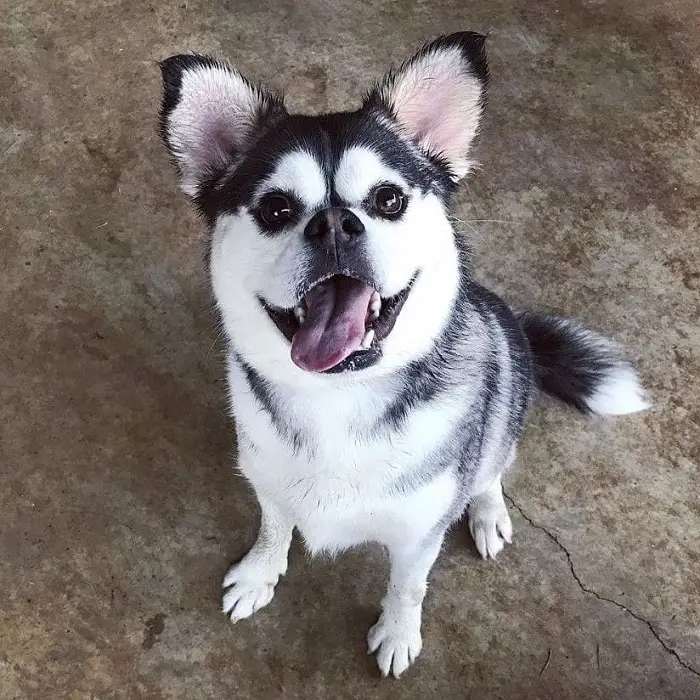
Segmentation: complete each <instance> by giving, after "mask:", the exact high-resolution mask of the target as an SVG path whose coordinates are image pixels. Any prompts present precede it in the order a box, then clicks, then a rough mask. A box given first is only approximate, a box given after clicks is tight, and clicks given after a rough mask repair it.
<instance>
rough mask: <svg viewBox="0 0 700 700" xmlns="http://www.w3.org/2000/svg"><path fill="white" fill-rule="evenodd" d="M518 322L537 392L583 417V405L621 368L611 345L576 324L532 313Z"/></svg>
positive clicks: (524, 315)
mask: <svg viewBox="0 0 700 700" xmlns="http://www.w3.org/2000/svg"><path fill="white" fill-rule="evenodd" d="M518 320H519V322H520V325H521V326H522V328H523V330H524V332H525V335H526V336H527V339H528V342H529V344H530V348H531V350H532V354H533V356H534V362H535V374H536V377H537V382H538V384H539V386H540V388H541V389H542V390H543V391H545V392H546V393H548V394H550V395H551V396H554V397H556V398H558V399H560V400H562V401H564V402H565V403H567V404H569V405H570V406H574V407H575V408H577V409H578V410H579V411H581V412H583V413H590V412H591V410H590V408H589V407H588V405H587V403H586V399H590V398H591V397H592V396H593V395H594V394H595V392H596V390H597V389H598V387H599V386H600V384H601V383H602V382H603V380H604V379H605V378H606V376H609V374H610V372H611V371H612V370H614V369H616V368H618V367H621V366H625V364H626V363H624V361H623V360H622V358H621V357H620V355H619V353H618V352H617V350H616V348H615V346H614V345H612V344H611V343H607V344H606V343H605V342H604V341H602V339H599V338H598V337H597V336H595V335H594V334H592V333H591V332H590V331H586V330H585V329H584V328H583V327H582V326H581V325H579V324H578V323H577V322H576V321H572V320H569V319H564V318H559V317H558V316H549V315H547V314H540V313H534V312H521V313H519V314H518Z"/></svg>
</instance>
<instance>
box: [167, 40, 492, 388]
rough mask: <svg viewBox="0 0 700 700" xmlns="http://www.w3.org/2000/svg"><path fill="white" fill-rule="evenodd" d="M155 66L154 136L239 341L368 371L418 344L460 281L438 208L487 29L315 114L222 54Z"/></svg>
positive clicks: (436, 45) (279, 368)
mask: <svg viewBox="0 0 700 700" xmlns="http://www.w3.org/2000/svg"><path fill="white" fill-rule="evenodd" d="M161 67H162V72H163V81H164V87H165V94H164V99H163V108H162V113H161V119H162V133H163V137H164V139H165V142H166V144H167V146H168V148H169V150H170V152H171V153H172V155H173V156H174V158H175V161H176V163H177V166H178V168H179V171H180V175H181V178H182V188H183V189H184V191H185V192H186V193H187V194H188V195H190V196H191V197H192V198H193V199H194V200H195V202H196V204H197V206H198V207H199V209H200V210H201V212H202V213H203V214H204V216H205V217H206V219H207V221H208V223H209V225H210V227H211V230H212V243H211V252H210V262H211V274H212V280H213V286H214V293H215V296H216V299H217V302H218V305H219V308H220V310H221V312H222V314H223V318H224V323H225V326H226V329H227V331H228V333H229V335H230V336H231V339H232V342H233V344H234V347H235V349H236V351H237V352H239V353H240V354H241V355H242V356H243V357H245V358H246V359H247V360H248V361H250V362H251V363H252V364H254V365H255V366H256V367H258V368H259V369H261V370H263V371H264V370H266V369H267V370H270V371H273V370H274V371H275V372H276V373H278V374H279V373H280V372H281V373H284V374H287V375H289V376H293V375H294V374H296V375H297V376H301V375H303V374H305V373H307V372H312V373H324V374H332V375H337V374H338V373H348V372H352V371H356V370H368V371H367V372H362V373H361V374H362V376H367V375H368V373H369V375H373V374H375V373H378V372H382V371H388V370H390V369H392V368H395V367H397V366H401V365H404V364H406V363H407V362H409V361H410V360H411V359H413V358H415V357H417V356H419V355H420V354H422V353H424V352H425V351H426V350H427V349H428V348H429V347H430V346H431V344H432V343H433V342H434V341H435V338H436V336H437V335H438V334H439V333H440V330H441V328H442V327H443V326H444V323H445V320H446V317H447V315H448V314H449V312H450V309H451V307H452V304H453V301H454V299H455V296H456V293H457V289H458V285H459V275H460V263H459V255H458V250H457V245H456V241H455V233H454V231H453V229H452V226H451V224H450V222H449V220H448V217H447V205H448V199H449V196H450V194H451V192H452V190H453V189H454V187H455V184H456V183H457V182H458V181H459V180H460V179H461V178H463V177H464V176H465V175H466V174H467V172H468V171H469V169H470V165H471V161H470V147H471V143H472V140H473V138H474V136H475V134H476V132H477V129H478V126H479V120H480V117H481V111H482V106H483V102H484V93H485V88H486V82H487V77H488V76H487V65H486V57H485V53H484V37H482V36H480V35H478V34H473V33H459V34H453V35H451V36H448V37H442V38H440V39H438V40H436V41H434V42H433V43H431V44H428V45H427V46H426V47H425V48H423V49H422V50H421V51H420V52H419V53H418V54H416V55H415V56H414V57H413V58H412V59H411V60H409V61H408V62H406V63H404V64H403V65H402V66H400V67H399V68H397V69H395V70H392V71H390V72H389V73H388V75H387V76H386V77H385V78H384V79H383V80H382V81H381V82H380V83H378V84H377V85H376V86H375V87H374V88H373V89H372V90H371V91H370V92H369V94H368V95H367V97H366V98H365V100H364V103H363V104H362V106H361V108H360V109H359V110H357V111H354V112H343V113H337V114H328V115H324V116H301V115H291V114H289V113H288V112H287V110H286V109H285V107H284V104H283V101H282V99H281V98H280V97H278V96H277V95H274V94H273V93H271V92H270V91H268V90H266V89H265V88H262V87H260V86H257V85H255V84H253V83H251V82H249V81H248V80H246V79H245V78H244V77H243V76H242V75H241V74H240V73H238V72H237V71H235V70H233V69H232V68H230V67H229V66H228V65H227V64H226V63H223V62H221V61H218V60H214V59H211V58H208V57H203V56H197V55H186V56H174V57H172V58H169V59H167V60H166V61H164V62H163V63H162V64H161ZM368 368H372V370H371V371H370V370H369V369H368ZM306 376H308V375H306Z"/></svg>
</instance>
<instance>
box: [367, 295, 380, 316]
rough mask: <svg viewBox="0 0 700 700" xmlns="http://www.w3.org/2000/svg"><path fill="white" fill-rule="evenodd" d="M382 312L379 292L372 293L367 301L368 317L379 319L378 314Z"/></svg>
mask: <svg viewBox="0 0 700 700" xmlns="http://www.w3.org/2000/svg"><path fill="white" fill-rule="evenodd" d="M381 310H382V298H381V297H380V296H379V292H374V293H373V294H372V297H371V298H370V300H369V315H370V316H371V317H372V318H373V319H374V318H379V312H380V311H381Z"/></svg>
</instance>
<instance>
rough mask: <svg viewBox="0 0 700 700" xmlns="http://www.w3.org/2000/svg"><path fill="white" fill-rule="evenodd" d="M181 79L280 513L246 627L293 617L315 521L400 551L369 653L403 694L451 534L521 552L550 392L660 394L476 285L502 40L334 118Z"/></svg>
mask: <svg viewBox="0 0 700 700" xmlns="http://www.w3.org/2000/svg"><path fill="white" fill-rule="evenodd" d="M160 66H161V70H162V77H163V86H164V95H163V102H162V109H161V115H160V117H161V132H162V136H163V139H164V141H165V144H166V146H167V148H168V150H169V151H170V154H171V155H172V157H173V159H174V161H175V163H176V166H177V169H178V171H179V174H180V178H181V186H182V189H183V190H184V191H185V193H186V194H187V195H189V196H190V197H191V198H192V200H193V201H194V204H195V205H196V207H197V209H198V210H199V212H200V213H201V215H202V216H203V218H204V220H205V222H206V226H207V228H208V230H209V232H210V246H209V251H208V267H209V270H210V276H211V283H212V287H213V293H214V296H215V299H216V303H217V306H218V311H219V312H220V315H221V319H222V323H223V328H224V329H225V334H226V339H227V372H228V385H229V389H230V404H231V411H232V415H233V418H234V420H235V425H236V431H237V443H238V450H239V457H238V465H237V466H238V469H239V470H240V472H241V474H243V475H244V476H245V477H246V479H247V480H248V481H249V482H250V484H251V485H252V487H253V489H254V491H255V494H256V497H257V499H258V501H259V505H260V509H261V524H260V531H259V534H258V538H257V541H256V542H255V544H254V545H253V547H252V549H250V551H249V552H248V553H247V554H246V555H245V556H244V557H243V559H242V560H241V561H239V562H238V563H236V564H234V565H233V566H231V567H230V568H229V570H228V572H227V573H226V575H225V578H224V581H223V586H224V594H223V611H224V613H226V615H228V616H229V617H230V619H231V620H232V621H233V622H236V621H238V620H241V619H243V618H246V617H248V616H250V615H252V614H253V613H254V612H256V611H257V610H259V609H260V608H262V607H263V606H265V605H267V604H268V603H269V602H270V601H271V600H272V597H273V594H274V589H275V585H276V584H277V582H278V580H279V578H280V576H282V575H283V574H284V573H285V572H286V570H287V559H288V550H289V546H290V542H291V539H292V531H293V529H294V528H297V530H298V531H299V533H300V534H301V536H302V537H303V539H304V542H305V545H306V547H307V548H308V550H309V551H310V552H311V553H316V552H330V553H337V552H340V551H342V550H344V549H347V548H349V547H353V546H355V545H358V544H360V543H364V542H376V543H380V544H381V545H384V546H385V547H386V548H387V549H388V553H389V558H390V576H389V584H388V588H387V591H386V594H385V596H384V598H383V600H382V603H381V614H380V615H379V619H378V621H377V622H376V624H375V625H374V626H373V627H372V628H371V629H370V630H369V633H368V637H367V642H368V649H369V652H370V653H376V658H377V663H378V665H379V669H380V671H381V673H382V675H383V676H388V675H393V676H394V677H398V676H400V675H401V674H402V673H403V672H404V671H405V670H406V669H407V668H408V667H409V666H410V665H411V664H412V663H413V662H414V661H415V659H416V657H417V656H418V654H419V653H420V651H421V646H422V641H421V611H422V603H423V599H424V596H425V593H426V586H427V578H428V574H429V572H430V569H431V567H432V566H433V563H434V562H435V560H436V557H437V556H438V553H439V551H440V548H441V545H442V542H443V539H444V537H445V533H446V531H447V530H448V529H449V528H450V527H451V526H452V525H453V524H455V523H457V522H458V521H459V520H460V519H461V518H462V517H463V515H465V514H466V515H467V518H468V522H469V528H470V531H471V534H472V536H473V538H474V541H475V543H476V548H477V550H478V552H479V554H480V555H481V556H482V557H485V558H488V557H495V556H496V555H497V554H498V553H499V552H500V551H501V549H502V548H503V546H504V543H506V542H510V541H511V536H512V525H511V520H510V518H509V516H508V510H507V508H506V504H505V502H504V498H503V491H502V487H501V478H502V475H503V473H504V472H505V471H506V470H507V469H508V468H509V467H510V466H511V464H512V463H513V460H514V459H515V453H516V446H517V443H518V440H519V438H520V435H521V431H522V428H523V422H524V420H525V414H526V412H527V409H528V407H529V406H530V404H531V403H532V400H533V397H534V395H535V393H536V392H537V391H543V392H545V393H547V394H550V395H552V396H555V397H557V398H559V399H561V400H562V401H564V402H565V403H567V404H570V405H571V406H574V407H575V408H577V409H579V410H580V411H582V412H584V413H589V414H600V415H606V414H625V413H632V412H635V411H640V410H642V409H644V408H646V407H647V405H648V404H647V400H646V398H645V394H644V391H643V389H642V387H641V385H640V382H639V380H638V377H637V375H636V374H635V371H634V370H633V368H632V367H631V365H630V364H629V363H628V362H627V361H626V360H625V359H623V356H622V354H621V352H620V350H619V349H618V347H617V346H616V345H615V344H614V343H613V342H612V341H610V340H608V339H606V338H604V337H602V336H600V335H598V334H597V333H595V332H593V331H591V330H588V329H586V328H585V327H583V326H582V325H580V324H579V323H578V322H576V321H573V320H568V319H565V318H560V317H556V316H551V315H547V314H541V313H536V312H529V311H526V312H514V311H512V310H511V309H510V308H509V307H508V306H507V305H506V304H505V303H504V302H503V301H501V299H499V298H498V297H497V296H496V295H495V294H493V293H491V292H490V291H488V290H487V289H485V288H484V287H482V286H481V285H479V284H478V283H477V282H476V281H475V280H474V278H473V275H472V271H471V266H470V250H469V244H468V241H467V239H466V237H465V236H464V235H463V234H461V233H460V232H457V231H455V229H454V228H453V226H452V224H451V219H450V216H449V205H450V197H451V195H452V194H453V192H454V191H455V189H456V188H457V186H458V183H459V182H460V181H461V180H462V179H463V178H464V177H465V176H466V175H467V173H469V171H470V169H471V168H472V166H473V162H472V160H471V155H470V153H471V146H472V142H473V140H474V137H475V136H476V134H477V131H478V129H479V124H480V120H481V116H482V112H483V109H484V103H485V96H486V88H487V83H488V79H489V73H488V65H487V58H486V53H485V38H484V37H483V36H481V35H479V34H476V33H472V32H461V33H456V34H452V35H450V36H443V37H440V38H438V39H436V40H435V41H433V42H431V43H429V44H427V45H426V46H425V47H424V48H423V49H422V50H420V51H419V52H418V53H417V54H416V55H415V56H413V57H412V58H411V59H410V60H408V61H407V62H405V63H403V64H402V65H400V66H399V67H397V68H393V69H392V70H390V71H389V72H388V74H387V75H386V76H385V77H384V78H383V79H382V80H381V81H379V82H378V83H377V84H376V85H375V86H374V87H373V88H371V89H370V90H369V92H368V93H367V95H366V97H365V98H364V101H363V102H362V104H361V106H360V108H359V109H357V110H356V111H351V112H340V113H333V114H326V115H322V116H305V115H298V114H290V113H288V112H287V110H286V109H285V106H284V102H283V99H282V97H280V96H279V95H277V94H275V93H274V92H273V91H271V90H268V89H266V88H265V87H262V86H260V85H258V84H256V83H253V82H251V81H250V80H248V79H247V78H245V77H243V76H242V75H241V74H240V73H239V72H238V71H237V70H235V69H234V68H232V67H230V66H229V65H228V64H227V63H226V62H224V61H221V60H218V59H215V58H211V57H208V56H203V55H195V54H192V55H178V56H173V57H171V58H168V59H167V60H165V61H163V62H162V63H161V64H160Z"/></svg>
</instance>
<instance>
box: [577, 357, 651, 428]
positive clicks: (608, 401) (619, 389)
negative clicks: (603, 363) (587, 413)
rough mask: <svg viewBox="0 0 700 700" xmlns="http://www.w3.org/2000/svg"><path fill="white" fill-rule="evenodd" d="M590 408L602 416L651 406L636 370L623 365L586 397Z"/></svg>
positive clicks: (616, 414)
mask: <svg viewBox="0 0 700 700" xmlns="http://www.w3.org/2000/svg"><path fill="white" fill-rule="evenodd" d="M586 404H587V406H588V408H590V409H591V411H593V413H597V414H598V415H601V416H621V415H625V414H627V413H636V412H637V411H643V410H645V409H647V408H649V406H650V403H649V402H648V401H647V399H646V396H645V392H644V389H643V388H642V385H641V384H640V382H639V379H638V377H637V374H636V373H635V371H634V370H633V369H632V368H631V367H628V366H625V365H622V366H620V367H616V368H614V369H612V370H611V371H610V373H609V374H608V375H607V376H605V377H604V378H603V380H602V381H601V383H600V385H599V386H598V388H597V389H596V391H595V393H594V394H593V396H591V397H590V398H589V399H586Z"/></svg>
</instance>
